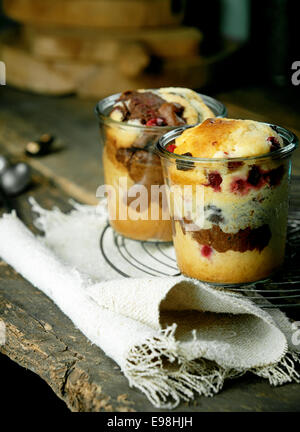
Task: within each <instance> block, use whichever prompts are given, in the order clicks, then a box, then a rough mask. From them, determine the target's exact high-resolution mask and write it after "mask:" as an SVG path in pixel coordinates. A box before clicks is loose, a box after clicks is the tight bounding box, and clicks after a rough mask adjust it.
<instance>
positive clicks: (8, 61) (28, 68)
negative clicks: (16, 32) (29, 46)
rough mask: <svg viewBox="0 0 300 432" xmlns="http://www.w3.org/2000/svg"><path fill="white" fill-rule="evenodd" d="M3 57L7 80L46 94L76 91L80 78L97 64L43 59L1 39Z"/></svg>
mask: <svg viewBox="0 0 300 432" xmlns="http://www.w3.org/2000/svg"><path fill="white" fill-rule="evenodd" d="M0 58H1V60H2V61H4V63H5V65H6V71H7V83H8V84H11V85H13V86H15V87H18V88H20V89H22V90H29V91H33V92H37V93H44V94H55V95H61V94H70V93H74V92H76V90H77V88H78V86H80V83H81V81H82V80H84V79H85V78H86V77H87V76H88V75H89V74H90V73H92V72H93V71H94V68H95V66H94V65H93V64H85V63H74V62H69V63H67V64H66V63H62V62H55V63H54V62H50V61H45V60H40V59H39V58H37V57H34V56H33V55H31V54H30V53H29V52H28V51H27V50H26V49H24V47H22V46H19V45H16V44H4V43H2V44H1V45H0Z"/></svg>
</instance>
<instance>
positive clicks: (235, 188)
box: [230, 179, 249, 195]
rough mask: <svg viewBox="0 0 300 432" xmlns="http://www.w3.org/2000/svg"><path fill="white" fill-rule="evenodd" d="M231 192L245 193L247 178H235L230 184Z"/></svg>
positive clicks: (247, 186) (247, 185)
mask: <svg viewBox="0 0 300 432" xmlns="http://www.w3.org/2000/svg"><path fill="white" fill-rule="evenodd" d="M230 189H231V192H233V193H240V194H241V195H246V193H248V191H249V184H248V183H247V180H244V179H236V180H233V182H232V183H231V185H230Z"/></svg>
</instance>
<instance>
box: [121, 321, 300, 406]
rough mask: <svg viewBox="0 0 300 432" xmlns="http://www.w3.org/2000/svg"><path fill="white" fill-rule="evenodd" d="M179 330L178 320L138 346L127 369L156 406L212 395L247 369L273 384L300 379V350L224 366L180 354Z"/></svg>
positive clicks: (132, 351) (135, 382)
mask: <svg viewBox="0 0 300 432" xmlns="http://www.w3.org/2000/svg"><path fill="white" fill-rule="evenodd" d="M175 331H176V324H173V325H172V326H170V327H168V328H166V329H163V330H161V331H160V332H159V334H158V335H157V336H155V337H153V338H149V339H147V340H146V341H145V342H144V343H141V344H140V345H136V346H134V347H133V348H132V349H131V350H130V351H129V353H128V356H127V359H126V363H125V368H124V370H123V373H124V375H125V376H126V377H127V379H128V381H129V384H130V386H131V387H136V388H138V389H139V390H140V391H141V392H143V393H144V394H145V395H146V397H147V398H148V400H149V401H150V402H151V403H152V404H153V405H154V406H155V407H156V408H163V409H174V408H176V407H177V406H178V405H179V404H180V402H182V401H183V402H189V401H192V400H193V399H194V398H195V396H196V395H199V396H205V397H212V396H214V395H215V394H217V393H219V392H220V390H221V389H222V387H223V384H224V382H225V380H226V379H230V378H237V377H239V376H241V375H244V374H245V373H246V372H252V373H253V374H255V375H257V376H259V377H262V378H265V379H267V380H268V381H269V383H270V385H273V386H279V385H283V384H285V383H288V382H296V383H299V382H300V375H299V373H298V372H297V371H296V369H295V362H299V363H300V355H299V354H296V353H294V352H287V353H286V354H285V355H284V357H283V358H282V359H281V360H280V361H279V362H278V363H276V364H272V365H268V366H265V367H258V368H252V369H244V370H243V369H233V368H224V367H223V366H220V365H218V364H217V363H216V362H213V361H210V360H206V359H205V358H204V357H201V358H199V359H195V360H192V361H191V360H186V359H185V358H184V357H183V356H181V355H180V349H179V344H180V342H179V341H177V340H176V339H175Z"/></svg>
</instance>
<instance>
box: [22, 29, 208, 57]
mask: <svg viewBox="0 0 300 432" xmlns="http://www.w3.org/2000/svg"><path fill="white" fill-rule="evenodd" d="M24 38H25V40H26V41H27V42H28V44H29V48H30V51H31V52H32V53H33V54H35V55H36V56H39V57H41V58H45V59H52V60H57V59H69V60H70V59H71V60H83V61H95V62H116V61H117V59H118V55H119V54H120V51H121V50H122V48H123V45H124V44H128V43H130V42H131V43H132V42H139V43H143V44H144V45H145V47H146V48H147V50H148V52H149V54H150V55H155V56H158V57H162V58H181V57H191V56H197V55H198V54H199V47H200V43H201V40H202V33H201V32H200V31H199V30H198V29H196V28H193V27H171V28H168V27H165V28H164V27H163V28H153V29H146V28H144V29H137V30H130V29H126V31H124V30H123V31H121V30H114V31H112V30H106V31H103V30H99V29H98V30H95V29H93V30H91V29H67V28H49V27H46V28H45V27H31V26H25V28H24Z"/></svg>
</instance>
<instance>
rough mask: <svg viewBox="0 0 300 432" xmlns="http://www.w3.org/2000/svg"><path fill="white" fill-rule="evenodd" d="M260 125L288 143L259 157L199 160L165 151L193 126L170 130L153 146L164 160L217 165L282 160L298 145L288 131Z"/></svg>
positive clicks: (277, 127)
mask: <svg viewBox="0 0 300 432" xmlns="http://www.w3.org/2000/svg"><path fill="white" fill-rule="evenodd" d="M260 123H262V124H265V125H267V126H270V127H273V128H275V129H276V132H277V133H278V134H279V135H280V136H281V138H283V140H284V141H288V144H287V145H285V146H283V147H281V148H279V149H277V150H275V151H272V152H268V153H264V154H261V155H256V156H241V157H226V158H199V157H193V156H184V155H178V154H176V153H171V152H169V151H168V150H167V149H166V146H167V145H168V144H169V143H170V142H171V141H173V140H174V139H175V138H177V137H178V136H180V135H181V134H182V132H184V131H185V130H186V129H189V128H191V127H194V126H182V127H179V128H177V129H175V130H172V131H170V132H168V133H166V134H164V135H163V136H162V137H161V138H160V139H159V140H158V142H157V144H156V146H155V151H156V153H157V154H158V155H159V156H160V157H163V158H165V159H170V160H174V161H175V160H177V161H178V160H180V161H181V162H182V163H183V164H184V163H185V162H189V163H190V162H199V163H204V162H213V163H216V162H219V163H226V162H227V163H228V162H244V161H245V162H247V161H256V160H263V159H269V158H272V159H277V158H283V157H285V156H288V155H289V154H290V153H292V152H293V151H294V150H295V149H296V148H297V147H298V145H299V140H298V137H297V136H296V135H295V134H294V133H293V132H291V131H290V130H288V129H286V128H284V127H282V126H278V125H274V124H272V123H267V122H260Z"/></svg>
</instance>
